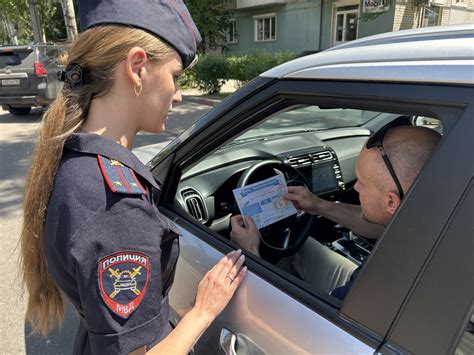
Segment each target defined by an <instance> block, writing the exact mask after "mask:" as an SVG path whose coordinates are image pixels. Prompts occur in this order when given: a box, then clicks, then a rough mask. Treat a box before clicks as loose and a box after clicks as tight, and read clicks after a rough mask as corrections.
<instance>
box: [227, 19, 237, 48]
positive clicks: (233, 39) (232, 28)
mask: <svg viewBox="0 0 474 355" xmlns="http://www.w3.org/2000/svg"><path fill="white" fill-rule="evenodd" d="M227 43H237V21H236V20H230V21H229V25H228V28H227Z"/></svg>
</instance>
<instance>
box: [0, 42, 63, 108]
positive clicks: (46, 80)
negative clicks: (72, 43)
mask: <svg viewBox="0 0 474 355" xmlns="http://www.w3.org/2000/svg"><path fill="white" fill-rule="evenodd" d="M65 49H66V46H65V45H62V44H61V45H58V44H49V43H37V44H33V45H27V46H7V47H0V105H2V108H3V109H4V110H8V111H10V113H11V114H13V115H18V116H20V115H27V114H28V113H30V111H31V107H33V106H43V107H45V106H47V105H48V104H49V103H50V102H51V101H53V100H54V99H55V98H56V96H57V94H58V92H59V90H60V89H61V83H60V82H59V81H58V79H57V72H58V71H59V70H61V68H62V66H60V65H59V63H58V61H57V58H58V56H59V54H60V53H61V52H62V51H64V50H65Z"/></svg>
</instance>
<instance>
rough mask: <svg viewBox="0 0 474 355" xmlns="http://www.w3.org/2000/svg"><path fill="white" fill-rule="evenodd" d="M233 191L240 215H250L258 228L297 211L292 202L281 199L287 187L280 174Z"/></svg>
mask: <svg viewBox="0 0 474 355" xmlns="http://www.w3.org/2000/svg"><path fill="white" fill-rule="evenodd" d="M233 192H234V196H235V199H236V201H237V205H238V206H239V209H240V213H241V214H242V216H250V217H252V219H253V220H254V222H255V225H256V226H257V228H258V229H260V228H263V227H265V226H268V225H270V224H272V223H275V222H277V221H279V220H282V219H283V218H286V217H289V216H291V215H293V214H296V213H297V211H296V208H295V206H294V205H293V203H292V202H290V201H285V200H284V199H283V195H284V194H285V193H287V192H288V187H287V186H286V181H285V177H284V176H283V175H280V174H278V175H276V176H273V177H271V178H268V179H265V180H262V181H259V182H256V183H254V184H250V185H247V186H244V187H241V188H238V189H235V190H233Z"/></svg>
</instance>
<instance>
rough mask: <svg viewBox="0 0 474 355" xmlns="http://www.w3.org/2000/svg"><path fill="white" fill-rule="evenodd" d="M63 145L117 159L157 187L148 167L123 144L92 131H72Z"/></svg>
mask: <svg viewBox="0 0 474 355" xmlns="http://www.w3.org/2000/svg"><path fill="white" fill-rule="evenodd" d="M65 146H66V148H68V149H71V150H74V151H77V152H81V153H88V154H98V155H103V156H105V157H107V158H109V159H115V160H118V161H119V162H121V163H122V164H124V165H126V166H128V167H129V168H131V169H132V170H133V171H135V172H136V173H137V174H139V175H140V176H142V177H143V178H144V179H146V180H147V181H148V182H149V183H150V184H151V185H152V186H154V187H155V188H157V189H159V187H158V184H157V183H156V181H155V179H154V178H153V175H152V173H151V171H150V169H148V167H147V166H146V165H144V164H143V163H142V162H141V161H140V160H138V158H137V157H136V156H135V155H134V154H133V153H132V152H131V151H130V150H129V149H127V148H125V147H124V146H123V145H120V144H118V143H116V142H112V141H110V140H108V139H107V138H104V137H102V136H100V135H98V134H94V133H74V134H72V136H71V137H69V138H68V140H67V141H66V144H65Z"/></svg>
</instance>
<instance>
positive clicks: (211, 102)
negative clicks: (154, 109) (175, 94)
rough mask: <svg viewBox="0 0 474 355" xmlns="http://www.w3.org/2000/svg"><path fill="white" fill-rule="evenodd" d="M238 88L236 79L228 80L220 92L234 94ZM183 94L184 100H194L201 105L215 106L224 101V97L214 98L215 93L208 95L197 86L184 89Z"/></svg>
mask: <svg viewBox="0 0 474 355" xmlns="http://www.w3.org/2000/svg"><path fill="white" fill-rule="evenodd" d="M237 88H238V85H237V82H236V81H235V80H227V81H226V83H225V84H224V85H223V86H222V88H221V91H220V93H221V94H232V93H233V92H234V91H235V90H237ZM181 94H182V95H183V101H188V102H193V103H196V104H200V105H206V106H215V105H217V104H218V103H219V102H221V101H222V99H218V98H214V97H213V95H208V94H206V93H203V92H202V91H199V90H198V89H195V88H193V89H185V90H182V91H181Z"/></svg>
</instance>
